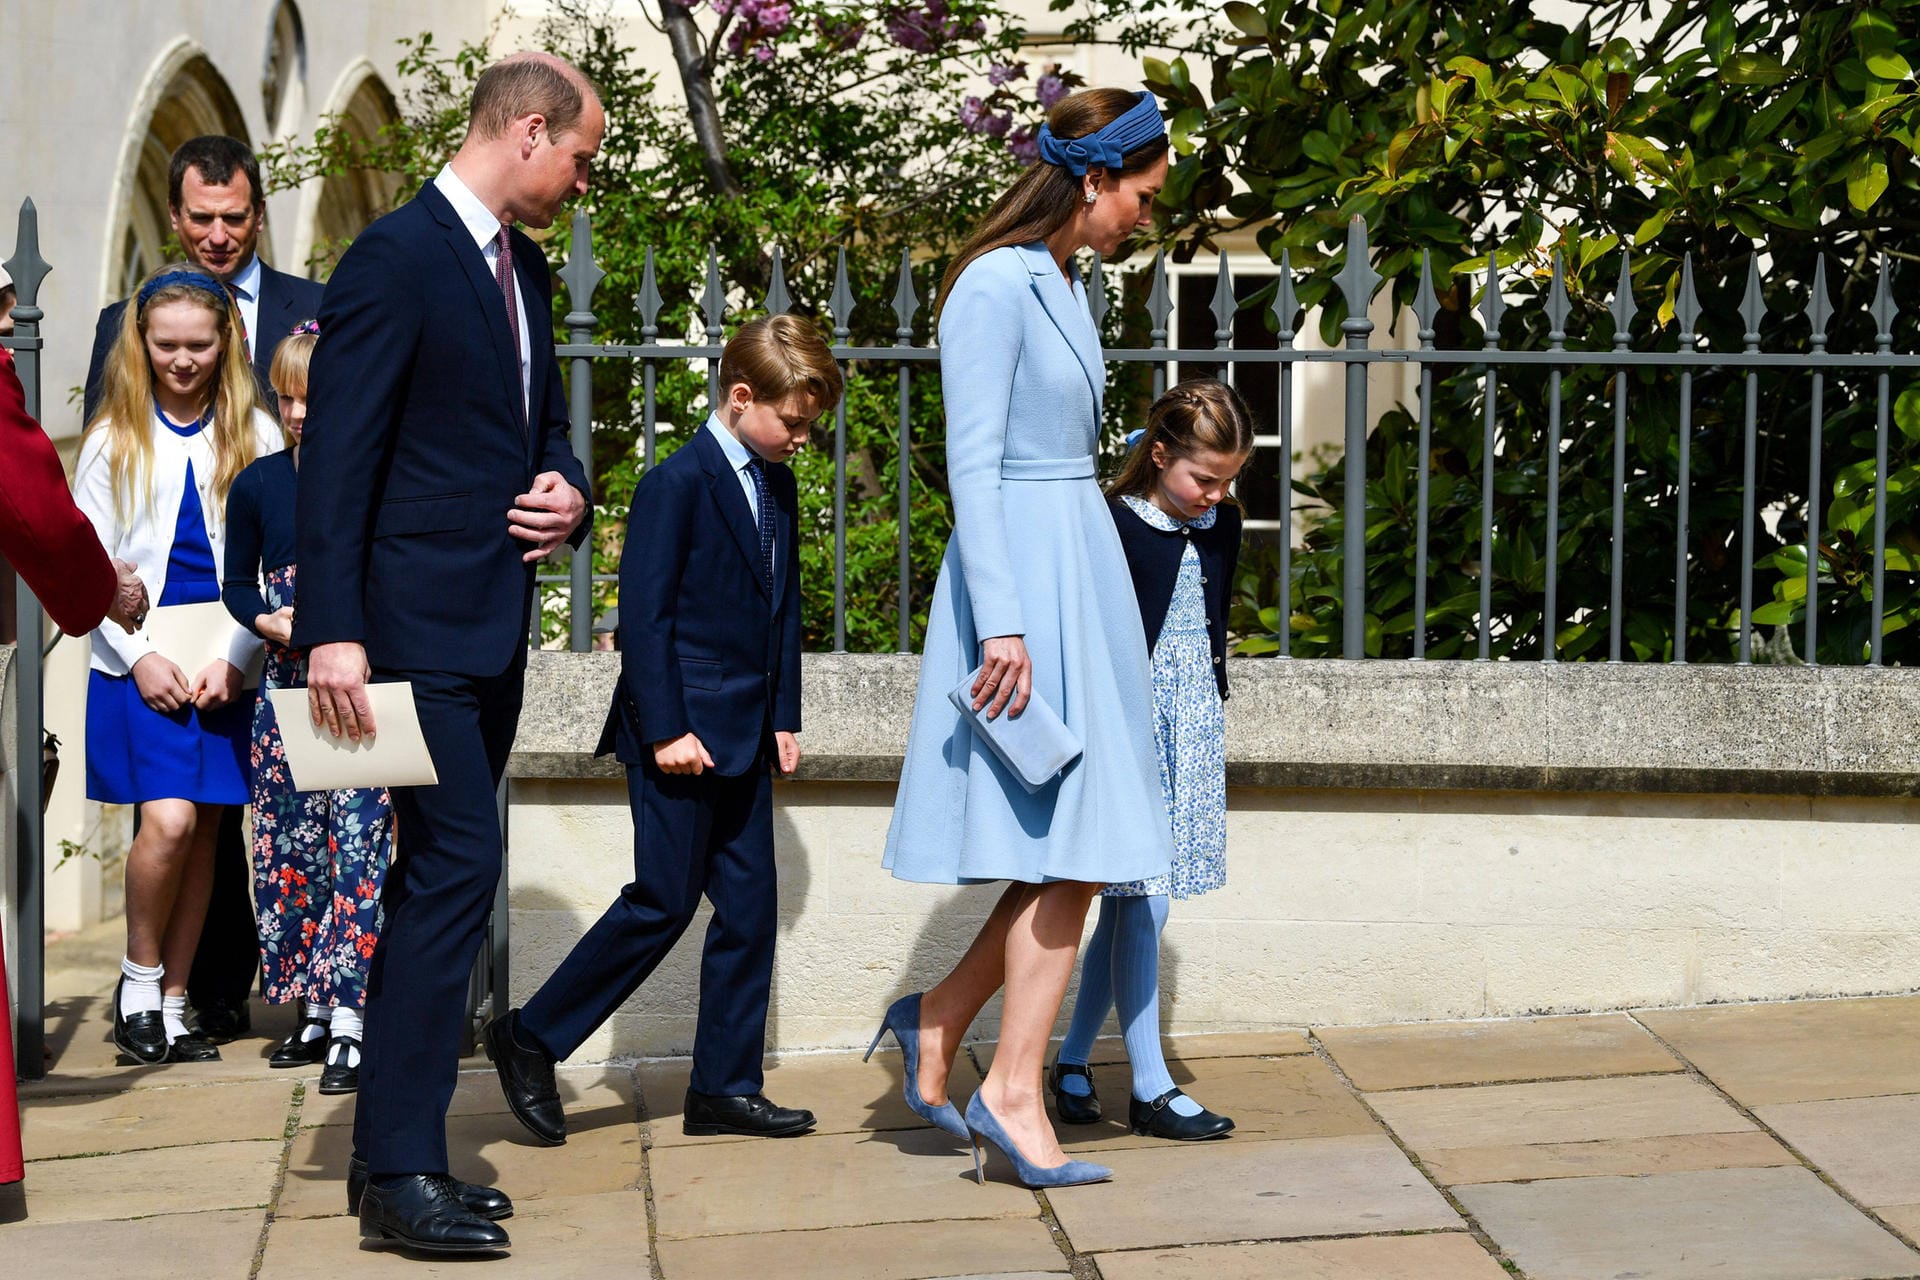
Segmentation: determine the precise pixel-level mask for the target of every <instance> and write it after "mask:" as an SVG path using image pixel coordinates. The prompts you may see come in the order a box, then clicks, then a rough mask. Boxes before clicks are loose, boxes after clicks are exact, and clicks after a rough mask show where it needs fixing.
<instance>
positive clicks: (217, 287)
mask: <svg viewBox="0 0 1920 1280" xmlns="http://www.w3.org/2000/svg"><path fill="white" fill-rule="evenodd" d="M174 285H185V286H186V287H187V288H189V289H198V290H200V291H201V292H202V293H208V294H212V295H213V296H214V297H216V298H218V299H219V300H220V305H221V306H223V307H224V306H226V305H227V304H228V303H229V302H231V301H232V300H233V299H232V297H231V295H229V294H228V293H227V291H226V288H225V287H224V286H222V285H221V283H220V282H219V281H218V280H215V279H214V278H213V277H212V276H210V275H208V274H207V273H206V272H204V271H195V270H193V269H192V268H191V267H181V268H180V269H179V270H177V271H163V272H161V273H160V274H159V275H157V276H155V277H154V278H153V279H151V280H149V281H147V282H146V283H145V284H143V285H141V286H140V295H139V300H138V305H139V308H140V310H142V311H145V310H146V309H147V304H148V303H149V302H151V301H153V295H154V294H156V293H158V292H160V291H161V290H162V289H170V288H172V287H173V286H174Z"/></svg>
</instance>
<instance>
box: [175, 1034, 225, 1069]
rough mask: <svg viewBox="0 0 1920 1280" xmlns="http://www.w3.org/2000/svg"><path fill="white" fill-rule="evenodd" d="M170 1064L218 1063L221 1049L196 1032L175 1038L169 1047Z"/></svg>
mask: <svg viewBox="0 0 1920 1280" xmlns="http://www.w3.org/2000/svg"><path fill="white" fill-rule="evenodd" d="M167 1061H168V1062H218V1061H220V1047H219V1046H218V1045H216V1044H214V1042H213V1041H211V1040H209V1039H207V1038H206V1037H205V1036H203V1035H201V1034H200V1033H198V1032H196V1031H189V1032H187V1034H185V1035H183V1036H175V1037H174V1038H173V1043H172V1044H170V1045H168V1046H167Z"/></svg>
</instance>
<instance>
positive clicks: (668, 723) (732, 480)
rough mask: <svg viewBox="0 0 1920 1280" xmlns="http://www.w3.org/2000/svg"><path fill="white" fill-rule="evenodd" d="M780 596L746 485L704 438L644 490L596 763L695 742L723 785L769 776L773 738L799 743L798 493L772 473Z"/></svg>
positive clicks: (624, 562)
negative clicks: (614, 682)
mask: <svg viewBox="0 0 1920 1280" xmlns="http://www.w3.org/2000/svg"><path fill="white" fill-rule="evenodd" d="M767 488H768V489H769V490H770V491H771V494H772V497H773V506H774V513H775V520H776V524H775V525H774V556H773V586H772V590H771V591H769V590H768V587H767V584H766V581H765V579H764V578H763V577H762V576H761V573H760V533H759V529H758V527H757V526H756V525H755V524H754V519H753V510H752V508H751V507H749V506H748V505H747V495H746V493H745V492H744V491H742V489H741V487H740V479H739V477H738V476H737V475H735V474H734V471H733V469H732V468H731V467H730V466H729V465H728V464H727V455H726V454H725V452H723V451H722V450H721V448H720V445H719V443H718V442H717V441H715V440H714V439H713V437H712V435H711V434H710V433H709V432H708V431H707V430H706V429H705V428H704V427H703V428H702V429H701V430H700V431H699V432H697V433H696V434H695V435H694V437H693V439H692V440H690V441H688V442H687V443H686V444H684V445H682V446H680V448H678V449H676V450H675V451H674V452H673V453H672V455H670V456H669V457H668V458H667V459H666V460H665V461H664V462H662V463H660V464H659V465H658V466H656V467H654V468H653V470H651V471H649V472H647V473H646V475H644V476H642V477H641V479H640V483H639V485H637V486H636V487H635V489H634V493H633V508H632V514H631V515H630V516H628V518H627V541H626V551H627V552H631V553H632V554H624V553H623V554H622V556H621V560H620V684H619V686H618V687H617V688H616V689H615V690H614V695H613V707H612V709H611V710H610V711H609V712H608V715H607V726H606V731H605V733H604V734H603V735H602V736H601V739H600V746H599V752H600V753H601V754H605V753H606V752H607V751H609V750H611V751H613V752H614V753H615V754H616V755H617V756H618V758H619V759H620V761H621V763H623V764H640V763H643V762H645V761H648V760H651V759H652V758H653V744H654V743H656V742H661V741H664V740H666V739H668V738H677V737H679V736H680V735H681V734H683V733H692V734H694V735H696V736H697V737H698V738H699V739H700V741H701V743H702V745H704V746H705V747H706V749H707V752H708V754H710V755H711V756H712V757H713V767H714V772H716V773H719V774H722V775H724V776H729V777H733V776H738V775H740V774H743V773H746V772H747V771H748V770H749V769H752V768H753V767H754V766H755V765H756V764H764V763H771V761H772V760H773V756H772V753H771V751H770V749H769V739H770V738H771V737H772V735H773V733H774V732H775V731H776V730H779V731H784V732H787V733H798V732H799V731H800V552H799V543H798V539H799V536H800V519H799V509H800V508H799V489H798V485H797V484H796V483H795V481H794V478H793V472H792V470H791V469H790V468H787V467H782V466H772V465H770V466H768V467H767Z"/></svg>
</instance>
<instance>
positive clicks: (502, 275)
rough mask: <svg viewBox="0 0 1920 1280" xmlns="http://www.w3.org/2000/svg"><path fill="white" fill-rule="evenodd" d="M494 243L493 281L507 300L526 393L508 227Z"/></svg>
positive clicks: (509, 332)
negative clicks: (498, 249) (495, 246)
mask: <svg viewBox="0 0 1920 1280" xmlns="http://www.w3.org/2000/svg"><path fill="white" fill-rule="evenodd" d="M494 243H495V244H497V245H499V246H500V252H499V253H498V254H497V255H496V256H495V257H494V260H493V282H494V283H495V284H497V285H499V286H500V293H501V296H502V297H504V298H505V299H506V300H507V335H508V336H509V337H510V338H512V339H513V371H514V375H515V381H518V382H519V383H520V391H521V394H522V395H524V394H525V393H526V380H525V374H523V373H522V372H521V369H520V308H519V306H518V305H516V303H515V301H514V296H513V238H512V236H510V235H509V234H508V228H507V227H505V226H502V227H501V228H500V238H499V239H498V240H496V241H495V242H494ZM523 412H524V408H523Z"/></svg>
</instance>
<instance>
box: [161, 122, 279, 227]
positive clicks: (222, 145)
mask: <svg viewBox="0 0 1920 1280" xmlns="http://www.w3.org/2000/svg"><path fill="white" fill-rule="evenodd" d="M189 169H192V170H193V171H194V172H195V173H198V174H199V175H200V180H201V181H202V182H205V183H207V184H208V185H209V186H215V187H223V186H225V185H226V184H227V183H229V182H232V181H233V175H234V174H235V173H244V174H245V175H246V176H247V185H248V186H249V187H251V188H252V190H253V207H254V208H256V209H258V208H260V207H261V206H263V205H265V204H266V202H267V197H266V195H265V193H264V192H262V191H261V190H260V161H259V160H257V159H255V158H254V154H253V148H251V147H249V146H248V145H247V144H246V143H244V142H242V141H240V139H238V138H229V137H228V136H227V135H226V134H224V133H208V134H202V135H201V136H200V137H198V138H188V139H187V140H186V141H185V142H183V143H181V144H180V149H179V150H178V151H175V152H174V153H173V163H172V164H170V165H169V166H168V167H167V208H169V209H178V208H179V207H180V192H181V188H182V186H183V185H184V184H185V183H186V180H187V170H189Z"/></svg>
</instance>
